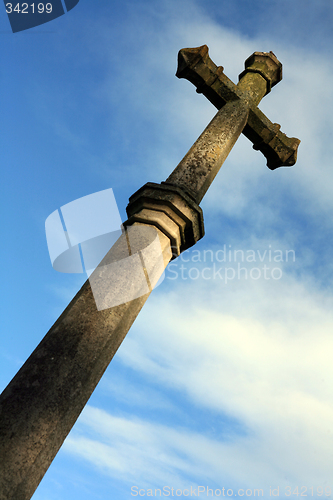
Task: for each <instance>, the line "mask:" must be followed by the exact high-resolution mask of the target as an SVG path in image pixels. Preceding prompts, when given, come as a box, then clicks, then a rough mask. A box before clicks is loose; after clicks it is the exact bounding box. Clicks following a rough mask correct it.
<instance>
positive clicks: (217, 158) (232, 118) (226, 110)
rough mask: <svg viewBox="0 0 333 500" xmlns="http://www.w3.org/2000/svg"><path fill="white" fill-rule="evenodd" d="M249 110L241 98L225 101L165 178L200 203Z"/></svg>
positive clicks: (238, 133) (242, 125)
mask: <svg viewBox="0 0 333 500" xmlns="http://www.w3.org/2000/svg"><path fill="white" fill-rule="evenodd" d="M248 114H249V105H248V102H247V101H246V100H245V99H239V100H235V101H231V102H228V103H227V104H226V105H225V106H223V108H222V109H220V111H218V112H217V113H216V115H215V117H214V118H213V119H212V121H211V122H210V124H209V125H208V126H207V127H206V129H205V130H204V131H203V133H202V134H201V135H200V137H199V138H198V140H197V141H196V142H195V143H194V144H193V146H192V147H191V149H190V150H189V151H188V153H187V154H186V155H185V157H184V158H183V159H182V161H181V162H180V163H179V165H178V166H177V167H176V168H175V170H174V171H173V172H172V174H171V175H170V176H169V177H168V178H167V180H166V183H167V184H168V183H170V184H173V185H175V186H178V187H180V188H182V189H183V190H184V191H186V192H187V193H188V194H189V195H190V196H192V197H193V199H194V200H195V202H196V203H198V204H199V203H200V201H201V200H202V198H203V197H204V195H205V193H206V191H207V189H208V188H209V186H210V185H211V183H212V182H213V180H214V178H215V176H216V174H217V173H218V171H219V170H220V168H221V165H222V164H223V162H224V160H225V159H226V157H227V156H228V154H229V153H230V151H231V149H232V148H233V146H234V144H235V142H236V141H237V139H238V137H239V136H240V134H241V133H242V131H243V129H244V127H245V125H246V122H247V119H248Z"/></svg>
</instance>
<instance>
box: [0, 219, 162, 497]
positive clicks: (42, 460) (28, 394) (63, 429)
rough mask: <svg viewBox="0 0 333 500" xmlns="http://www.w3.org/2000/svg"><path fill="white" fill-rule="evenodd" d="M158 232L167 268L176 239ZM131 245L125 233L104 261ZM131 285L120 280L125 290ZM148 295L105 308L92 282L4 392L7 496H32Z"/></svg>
mask: <svg viewBox="0 0 333 500" xmlns="http://www.w3.org/2000/svg"><path fill="white" fill-rule="evenodd" d="M140 226H143V225H138V224H136V227H140ZM149 227H150V228H151V226H149ZM155 231H156V232H157V234H158V236H159V239H160V243H161V250H162V251H163V260H164V267H165V266H166V265H167V263H168V262H169V261H170V259H171V257H172V253H171V248H170V240H169V238H168V237H167V236H166V235H165V234H163V233H162V232H160V231H159V230H158V229H155ZM134 243H135V242H134ZM137 243H138V245H142V244H144V241H138V242H137ZM134 246H135V245H134ZM127 248H128V242H127V239H126V235H125V234H124V235H122V236H121V237H120V239H119V240H118V241H117V242H116V244H115V245H114V247H112V249H111V250H110V252H109V253H108V254H107V256H106V257H105V259H104V260H103V261H102V263H104V266H106V264H107V262H108V259H109V260H112V259H113V260H114V258H116V259H121V258H122V256H123V257H126V256H128V252H126V250H127ZM132 248H133V244H132ZM149 265H150V264H149ZM150 267H151V265H150ZM98 269H99V268H97V270H98ZM101 269H102V271H101V272H103V268H101ZM97 270H96V271H97ZM96 271H95V272H96ZM125 285H126V283H125V284H124V283H115V284H114V286H115V287H119V290H118V292H119V293H121V291H122V290H121V289H122V287H123V286H125ZM127 285H128V284H127ZM105 286H109V284H108V283H105ZM113 291H114V290H113ZM148 296H149V293H147V294H145V295H143V296H141V297H138V298H135V299H134V300H132V301H129V302H127V303H124V304H121V305H118V306H116V307H112V308H110V309H105V310H102V311H101V310H98V309H97V307H96V303H95V300H94V296H93V293H92V289H91V287H90V284H89V281H86V283H85V284H84V285H83V287H82V288H81V290H80V291H79V292H78V293H77V295H76V296H75V297H74V299H73V300H72V302H71V303H70V304H69V305H68V307H67V308H66V309H65V311H64V312H63V313H62V315H61V316H60V317H59V319H58V320H57V321H56V322H55V324H54V325H53V326H52V328H51V329H50V330H49V332H48V333H47V335H46V336H45V337H44V339H43V340H42V341H41V343H40V344H39V345H38V347H37V348H36V349H35V351H34V352H33V353H32V354H31V356H30V357H29V358H28V360H27V361H26V363H25V364H24V365H23V366H22V368H21V369H20V371H19V372H18V373H17V374H16V376H15V377H14V378H13V380H12V381H11V382H10V384H9V385H8V386H7V388H6V389H5V390H4V392H3V393H2V394H1V396H0V464H1V473H0V499H1V500H28V499H30V498H31V496H32V495H33V493H34V491H35V489H36V488H37V486H38V484H39V482H40V481H41V479H42V478H43V476H44V474H45V472H46V471H47V469H48V467H49V465H50V464H51V462H52V460H53V458H54V457H55V455H56V454H57V452H58V450H59V448H60V447H61V445H62V443H63V441H64V440H65V438H66V436H67V434H68V433H69V431H70V430H71V428H72V427H73V425H74V423H75V421H76V420H77V418H78V416H79V415H80V413H81V411H82V410H83V408H84V406H85V404H86V403H87V401H88V399H89V397H90V396H91V394H92V392H93V390H94V389H95V387H96V385H97V383H98V382H99V380H100V378H101V377H102V375H103V373H104V371H105V370H106V368H107V366H108V364H109V363H110V361H111V359H112V358H113V356H114V354H115V353H116V351H117V349H118V347H119V346H120V344H121V342H122V341H123V339H124V337H125V335H126V334H127V332H128V330H129V329H130V327H131V325H132V323H133V321H134V320H135V318H136V317H137V315H138V314H139V312H140V310H141V308H142V306H143V305H144V303H145V302H146V300H147V298H148Z"/></svg>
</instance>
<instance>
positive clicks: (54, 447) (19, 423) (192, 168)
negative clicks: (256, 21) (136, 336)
mask: <svg viewBox="0 0 333 500" xmlns="http://www.w3.org/2000/svg"><path fill="white" fill-rule="evenodd" d="M176 75H177V76H178V77H179V78H186V79H188V80H189V81H190V82H192V83H193V84H194V85H195V86H196V87H197V92H199V93H203V94H204V95H205V96H206V97H207V98H208V99H209V100H210V102H212V103H213V104H214V106H216V107H217V108H218V110H219V111H218V112H217V114H216V115H215V117H214V118H213V120H212V121H211V122H210V124H209V125H208V126H207V127H206V129H205V130H204V132H203V133H202V134H201V136H200V137H199V138H198V140H197V141H196V142H195V143H194V145H193V146H192V148H191V149H190V150H189V152H188V153H187V154H186V155H185V157H184V158H183V160H182V161H181V162H180V163H179V165H178V166H177V167H176V168H175V170H174V171H173V172H172V173H171V175H170V176H169V177H168V178H167V179H166V181H165V182H162V183H161V184H155V183H147V184H145V185H144V186H143V187H142V188H140V189H139V190H138V191H137V192H136V193H134V195H133V196H131V197H130V200H129V205H128V207H127V214H128V220H127V221H126V222H125V223H124V231H123V234H122V236H121V237H120V238H119V239H118V241H117V242H116V243H115V245H114V246H113V247H112V248H111V250H110V251H109V252H108V253H107V255H106V256H105V257H104V259H103V260H102V262H101V263H100V265H99V266H98V267H97V269H96V270H95V271H94V273H93V274H92V275H91V277H90V278H89V280H87V281H86V283H85V284H84V285H83V287H82V288H81V290H80V291H79V292H78V293H77V295H76V296H75V297H74V299H73V300H72V301H71V302H70V304H69V305H68V307H67V308H66V309H65V311H64V312H63V313H62V314H61V316H60V317H59V318H58V320H57V321H56V322H55V324H54V325H53V326H52V327H51V329H50V330H49V332H48V333H47V334H46V336H45V337H44V339H43V340H42V341H41V342H40V344H39V345H38V346H37V347H36V349H35V350H34V352H33V353H32V354H31V356H30V357H29V358H28V360H27V361H26V363H25V364H24V365H23V366H22V368H21V369H20V370H19V372H18V373H17V374H16V376H15V377H14V378H13V380H12V381H11V382H10V383H9V385H8V386H7V387H6V389H5V390H4V391H3V393H2V394H1V396H0V464H1V465H0V467H1V471H0V500H29V499H30V498H31V496H32V495H33V493H34V491H35V489H36V488H37V486H38V484H39V482H40V481H41V479H42V478H43V476H44V474H45V472H46V471H47V469H48V467H49V465H50V464H51V462H52V460H53V458H54V457H55V455H56V454H57V452H58V450H59V448H60V447H61V445H62V443H63V441H64V440H65V438H66V436H67V435H68V433H69V432H70V430H71V428H72V427H73V425H74V423H75V421H76V420H77V418H78V416H79V415H80V413H81V411H82V409H83V408H84V406H85V404H86V403H87V401H88V399H89V397H90V396H91V394H92V392H93V390H94V389H95V387H96V385H97V384H98V382H99V380H100V378H101V377H102V375H103V373H104V371H105V370H106V368H107V366H108V364H109V363H110V361H111V359H112V358H113V356H114V354H115V352H116V351H117V349H118V347H119V346H120V344H121V342H122V340H123V339H124V337H125V336H126V334H127V332H128V330H129V329H130V327H131V325H132V323H133V321H134V320H135V318H136V317H137V315H138V314H139V312H140V310H141V308H142V306H143V304H144V303H145V301H146V300H147V298H148V296H149V294H150V292H151V290H152V288H153V287H154V285H155V284H156V282H157V281H158V279H159V277H160V276H161V274H162V272H163V270H164V268H165V267H166V266H167V264H168V263H169V261H170V260H171V259H173V258H176V257H177V256H178V255H180V253H181V252H183V251H184V250H186V249H187V248H190V247H191V246H193V245H194V244H195V243H196V242H197V241H198V240H199V239H200V238H202V237H203V235H204V226H203V215H202V210H201V208H200V207H199V203H200V201H201V200H202V198H203V196H204V195H205V193H206V191H207V189H208V188H209V186H210V184H211V183H212V181H213V179H214V178H215V176H216V174H217V172H218V171H219V169H220V167H221V165H222V163H223V162H224V160H225V159H226V157H227V155H228V154H229V152H230V151H231V149H232V147H233V145H234V144H235V142H236V140H237V138H238V137H239V135H240V134H241V133H242V132H243V133H244V134H245V136H246V137H248V138H249V139H250V141H252V143H253V147H254V148H255V149H257V150H260V151H261V152H262V153H263V154H264V155H265V157H266V158H267V166H268V167H269V168H270V169H271V170H274V169H276V168H278V167H281V166H291V165H293V164H294V163H295V162H296V154H297V147H298V144H299V142H300V141H299V140H298V139H296V138H288V137H287V136H286V135H285V134H283V133H282V132H281V131H280V126H279V125H278V124H273V123H272V122H270V121H269V119H268V118H267V117H266V116H265V115H264V114H263V113H262V112H261V111H260V110H259V108H258V107H257V106H258V104H259V102H260V100H261V99H262V98H263V97H264V96H265V95H266V94H267V93H268V92H270V90H271V88H272V87H273V86H274V85H276V84H277V83H278V82H279V81H280V80H281V78H282V65H281V63H280V62H279V61H278V60H277V58H276V57H275V55H274V54H273V53H272V52H269V53H266V52H255V53H254V54H253V55H252V56H251V57H249V58H248V59H247V60H246V62H245V70H244V71H243V72H242V73H241V74H240V80H239V83H238V84H237V85H235V84H234V83H233V82H231V81H230V80H229V79H228V78H227V76H226V75H225V74H224V73H223V68H222V67H221V66H219V67H217V66H216V65H215V64H214V63H213V62H212V60H211V59H210V57H209V55H208V47H207V46H206V45H203V46H202V47H198V48H194V49H183V50H181V51H180V52H179V55H178V70H177V73H176ZM154 239H155V240H156V239H157V240H158V242H159V252H156V246H154V245H153V244H152V242H154ZM148 247H149V248H150V251H149V252H147V251H146V249H147V248H148ZM152 248H153V250H152ZM129 255H130V256H132V257H137V262H139V263H140V266H141V268H140V269H139V268H136V271H135V272H133V270H132V271H131V273H127V275H126V279H125V280H119V279H115V277H114V275H112V273H111V274H110V270H109V269H110V266H111V265H112V264H114V263H117V265H118V263H119V267H122V263H123V262H124V259H126V258H127V257H128V256H129ZM160 257H161V258H160ZM111 268H112V269H113V270H114V266H113V267H112V266H111ZM140 272H141V274H140ZM140 276H141V277H140ZM142 277H143V278H142ZM116 278H117V276H116ZM111 285H112V286H111ZM124 289H127V290H129V289H130V290H132V289H133V290H134V289H135V293H133V296H132V298H131V299H130V300H129V299H128V300H127V301H126V302H125V301H123V302H122V301H121V300H119V297H121V296H122V294H123V291H124ZM98 294H99V295H100V296H101V297H102V298H101V300H100V302H99V303H102V306H101V307H97V306H96V303H97V295H98ZM126 296H127V297H128V294H127V295H126ZM114 299H118V302H117V300H116V301H114ZM103 301H104V302H103ZM103 304H104V305H103ZM114 304H117V305H114Z"/></svg>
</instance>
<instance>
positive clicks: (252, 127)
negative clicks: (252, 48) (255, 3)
mask: <svg viewBox="0 0 333 500" xmlns="http://www.w3.org/2000/svg"><path fill="white" fill-rule="evenodd" d="M274 66H275V68H274ZM274 70H275V72H274ZM248 73H257V74H259V75H260V76H261V77H262V78H263V79H264V80H265V81H266V94H267V93H268V92H270V90H271V87H273V86H274V85H276V84H277V83H278V82H279V81H281V79H282V65H281V63H280V62H279V61H278V60H277V58H276V57H275V55H274V54H273V52H269V53H266V52H254V54H253V55H252V56H250V57H249V58H248V59H247V60H246V61H245V70H244V71H243V72H242V73H241V74H240V75H239V84H238V85H235V84H234V83H233V82H232V81H231V80H230V79H229V78H228V77H227V76H226V75H225V74H224V72H223V67H222V66H216V64H215V63H214V62H213V61H212V60H211V58H210V57H209V54H208V47H207V45H202V46H201V47H197V48H192V49H182V50H180V51H179V54H178V69H177V73H176V76H177V77H178V78H185V79H186V80H188V81H190V82H191V83H193V84H194V85H195V86H196V87H197V92H198V93H200V94H203V95H204V96H205V97H207V99H208V100H209V101H210V102H211V103H212V104H213V105H214V106H215V107H216V108H217V109H221V108H222V107H223V106H225V104H227V103H228V102H231V101H235V100H238V99H244V98H245V99H248V97H249V95H250V103H249V116H248V120H247V123H246V125H245V127H244V130H243V134H244V135H245V136H246V137H247V138H248V139H250V141H251V142H252V143H253V148H254V149H256V150H259V151H261V152H262V153H263V154H264V156H265V157H266V159H267V166H268V168H269V169H271V170H275V169H276V168H278V167H283V166H285V167H290V166H292V165H294V164H295V163H296V159H297V148H298V145H299V143H300V142H301V141H300V140H299V139H296V138H295V137H292V138H289V137H287V136H286V135H285V134H284V133H282V132H281V131H280V125H279V124H278V123H272V122H271V121H270V120H269V119H268V118H267V117H266V116H265V115H264V113H263V112H262V111H260V109H259V108H258V107H257V105H256V104H258V102H256V101H258V98H257V99H253V93H252V92H251V93H250V94H249V89H248V88H246V86H244V85H242V83H243V82H242V80H243V78H244V77H245V75H247V74H248ZM244 87H245V88H244ZM266 94H265V95H266ZM255 97H257V96H255ZM260 99H261V98H259V100H260Z"/></svg>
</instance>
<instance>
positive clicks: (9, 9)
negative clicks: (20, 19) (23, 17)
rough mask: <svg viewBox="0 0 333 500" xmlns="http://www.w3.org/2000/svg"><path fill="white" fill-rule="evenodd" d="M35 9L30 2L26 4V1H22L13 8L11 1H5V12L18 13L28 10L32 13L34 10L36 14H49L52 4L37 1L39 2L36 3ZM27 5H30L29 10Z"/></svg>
mask: <svg viewBox="0 0 333 500" xmlns="http://www.w3.org/2000/svg"><path fill="white" fill-rule="evenodd" d="M20 5H21V8H20ZM36 6H37V7H36V9H35V4H34V3H32V4H30V5H29V4H27V3H22V4H19V3H18V4H16V5H15V7H14V8H13V4H11V3H6V12H7V14H11V13H12V12H17V13H18V14H29V12H30V13H31V14H34V13H35V12H36V13H37V12H38V14H43V12H46V13H47V14H50V13H51V12H52V4H51V3H47V4H45V5H44V4H43V3H39V4H36ZM29 7H30V10H29Z"/></svg>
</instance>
